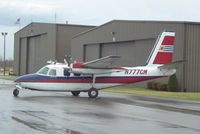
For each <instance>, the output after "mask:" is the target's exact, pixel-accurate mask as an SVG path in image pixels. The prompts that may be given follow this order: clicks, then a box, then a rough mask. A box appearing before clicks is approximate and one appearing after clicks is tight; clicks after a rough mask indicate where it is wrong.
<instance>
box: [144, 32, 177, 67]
mask: <svg viewBox="0 0 200 134" xmlns="http://www.w3.org/2000/svg"><path fill="white" fill-rule="evenodd" d="M174 39H175V32H173V31H163V32H162V33H161V35H160V36H159V37H158V39H157V41H156V44H155V46H154V48H153V50H152V52H151V54H150V56H149V58H148V60H147V66H153V65H163V64H170V63H172V57H173V53H174Z"/></svg>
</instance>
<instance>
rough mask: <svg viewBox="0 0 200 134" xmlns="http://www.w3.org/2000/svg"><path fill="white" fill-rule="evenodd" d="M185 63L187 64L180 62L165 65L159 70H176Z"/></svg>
mask: <svg viewBox="0 0 200 134" xmlns="http://www.w3.org/2000/svg"><path fill="white" fill-rule="evenodd" d="M183 62H185V60H179V61H175V62H173V63H171V64H165V65H162V66H159V67H158V68H159V69H176V68H177V67H178V66H179V65H180V64H182V63H183Z"/></svg>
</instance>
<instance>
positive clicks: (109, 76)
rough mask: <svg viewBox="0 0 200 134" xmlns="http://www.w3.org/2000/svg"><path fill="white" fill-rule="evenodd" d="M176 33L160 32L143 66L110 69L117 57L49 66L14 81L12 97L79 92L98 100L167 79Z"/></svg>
mask: <svg viewBox="0 0 200 134" xmlns="http://www.w3.org/2000/svg"><path fill="white" fill-rule="evenodd" d="M174 38H175V32H173V31H163V32H162V33H161V34H160V36H159V37H158V39H157V41H156V43H155V46H154V48H153V50H152V52H151V54H150V56H149V58H148V60H147V63H146V65H145V66H137V67H113V62H115V61H116V60H118V59H119V58H120V57H119V56H107V57H104V58H100V59H97V60H93V61H90V62H77V63H71V64H70V65H68V64H64V63H52V64H49V65H46V66H45V67H43V68H42V69H40V70H39V71H38V72H36V73H34V74H28V75H24V76H21V77H19V78H17V79H16V80H15V83H16V88H15V89H14V91H13V95H14V96H18V94H19V89H22V88H25V89H31V90H38V91H56V92H71V93H72V94H73V95H74V96H78V95H79V94H80V92H88V96H89V97H90V98H96V97H97V96H98V90H100V89H104V88H109V87H114V86H119V85H124V84H129V83H135V82H140V81H145V80H150V79H155V78H160V77H167V76H170V75H172V74H174V73H175V72H176V69H175V68H176V65H177V64H179V62H174V63H172V56H173V53H174Z"/></svg>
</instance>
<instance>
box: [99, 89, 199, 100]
mask: <svg viewBox="0 0 200 134" xmlns="http://www.w3.org/2000/svg"><path fill="white" fill-rule="evenodd" d="M103 91H107V92H117V93H127V94H135V95H143V96H155V97H165V98H175V99H183V100H195V101H200V93H199V92H198V93H197V92H166V91H155V90H150V89H145V88H109V89H104V90H103Z"/></svg>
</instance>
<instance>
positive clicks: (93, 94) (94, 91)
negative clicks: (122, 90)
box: [88, 88, 99, 98]
mask: <svg viewBox="0 0 200 134" xmlns="http://www.w3.org/2000/svg"><path fill="white" fill-rule="evenodd" d="M98 94H99V92H98V90H97V89H96V88H91V89H90V90H89V91H88V96H89V97H90V98H96V97H97V96H98Z"/></svg>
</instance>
